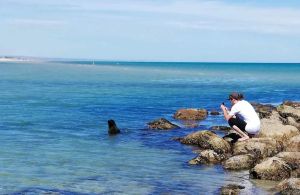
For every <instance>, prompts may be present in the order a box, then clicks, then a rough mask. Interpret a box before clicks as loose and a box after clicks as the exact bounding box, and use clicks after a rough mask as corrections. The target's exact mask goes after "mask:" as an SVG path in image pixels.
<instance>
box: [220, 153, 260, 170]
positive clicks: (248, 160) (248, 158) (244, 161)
mask: <svg viewBox="0 0 300 195" xmlns="http://www.w3.org/2000/svg"><path fill="white" fill-rule="evenodd" d="M254 163H255V157H254V156H253V155H250V154H242V155H237V156H233V157H231V158H229V159H228V160H226V161H225V162H224V163H223V167H224V168H225V169H230V170H241V169H250V168H252V167H253V166H254Z"/></svg>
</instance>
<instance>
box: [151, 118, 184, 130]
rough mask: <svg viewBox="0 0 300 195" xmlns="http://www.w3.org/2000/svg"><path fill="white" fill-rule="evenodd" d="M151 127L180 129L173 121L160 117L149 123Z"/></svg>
mask: <svg viewBox="0 0 300 195" xmlns="http://www.w3.org/2000/svg"><path fill="white" fill-rule="evenodd" d="M148 127H149V129H160V130H169V129H178V128H180V127H179V126H177V125H175V124H173V123H171V122H170V121H168V120H167V119H165V118H160V119H157V120H154V121H151V122H149V123H148Z"/></svg>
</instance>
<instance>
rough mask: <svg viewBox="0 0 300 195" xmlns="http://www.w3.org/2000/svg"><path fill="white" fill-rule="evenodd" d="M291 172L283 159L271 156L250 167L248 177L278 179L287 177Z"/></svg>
mask: <svg viewBox="0 0 300 195" xmlns="http://www.w3.org/2000/svg"><path fill="white" fill-rule="evenodd" d="M291 173H292V168H291V167H290V166H289V165H288V164H287V163H286V162H285V161H284V160H283V159H281V158H278V157H272V158H268V159H266V160H265V161H263V162H261V163H259V164H257V165H256V166H255V167H254V168H253V169H251V170H250V178H251V179H265V180H275V181H280V180H283V179H286V178H289V177H290V176H291Z"/></svg>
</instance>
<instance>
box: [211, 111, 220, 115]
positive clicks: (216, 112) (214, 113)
mask: <svg viewBox="0 0 300 195" xmlns="http://www.w3.org/2000/svg"><path fill="white" fill-rule="evenodd" d="M210 115H220V112H218V111H216V110H212V111H210Z"/></svg>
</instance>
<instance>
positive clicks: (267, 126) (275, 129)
mask: <svg viewBox="0 0 300 195" xmlns="http://www.w3.org/2000/svg"><path fill="white" fill-rule="evenodd" d="M299 134H300V132H299V130H298V129H297V128H296V127H294V126H291V125H283V124H282V121H281V117H280V115H279V113H278V112H276V111H273V112H272V115H271V116H270V117H269V118H268V119H267V118H263V119H261V128H260V131H259V134H258V137H262V138H263V137H267V138H274V139H276V140H279V141H282V142H286V141H287V140H288V139H289V138H291V137H293V136H296V135H299Z"/></svg>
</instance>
